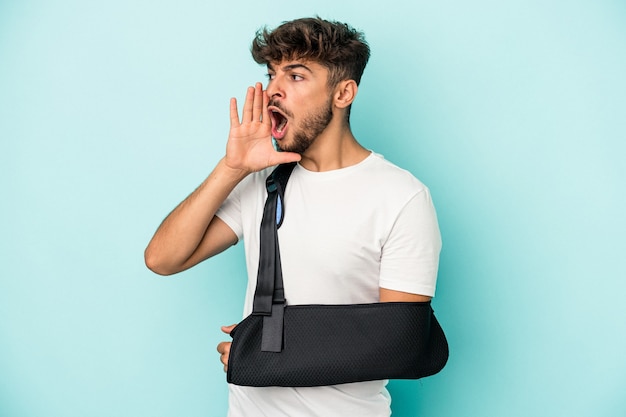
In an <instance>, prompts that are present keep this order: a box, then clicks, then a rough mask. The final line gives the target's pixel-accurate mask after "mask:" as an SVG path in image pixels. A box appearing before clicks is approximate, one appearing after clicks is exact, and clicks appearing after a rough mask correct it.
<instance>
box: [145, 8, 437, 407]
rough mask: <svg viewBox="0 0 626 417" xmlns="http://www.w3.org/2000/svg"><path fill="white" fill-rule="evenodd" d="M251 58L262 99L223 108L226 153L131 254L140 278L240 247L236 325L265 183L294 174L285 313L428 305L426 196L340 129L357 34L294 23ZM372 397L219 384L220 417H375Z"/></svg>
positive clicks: (334, 389) (379, 400) (385, 401)
mask: <svg viewBox="0 0 626 417" xmlns="http://www.w3.org/2000/svg"><path fill="white" fill-rule="evenodd" d="M252 56H253V58H254V59H255V61H256V62H257V63H259V64H263V65H266V67H267V71H268V77H269V81H268V84H267V86H266V89H265V90H264V89H263V87H262V85H261V83H257V84H256V86H254V87H249V88H248V91H247V95H246V98H245V102H244V105H243V112H242V115H241V117H240V116H239V112H238V106H237V102H236V100H235V99H234V98H233V99H231V102H230V134H229V137H228V141H227V146H226V154H225V156H224V157H223V158H222V159H221V160H220V161H219V163H218V164H217V166H216V167H215V168H214V170H213V171H212V172H211V173H210V175H209V176H208V177H207V178H206V180H205V181H204V182H203V183H202V184H201V185H200V186H199V187H198V188H197V189H196V190H195V191H194V192H193V193H192V194H191V195H190V196H189V197H187V198H186V199H185V200H184V201H183V202H182V203H181V204H180V205H179V206H178V207H176V208H175V209H174V210H173V211H172V213H170V214H169V216H168V217H167V218H166V219H165V220H164V221H163V223H162V224H161V226H160V227H159V228H158V230H157V232H156V233H155V235H154V237H153V238H152V240H151V241H150V244H149V245H148V247H147V249H146V252H145V260H146V264H147V265H148V267H149V268H150V269H151V270H153V271H154V272H156V273H159V274H162V275H170V274H174V273H177V272H180V271H183V270H185V269H187V268H190V267H192V266H194V265H196V264H198V263H199V262H202V261H203V260H205V259H207V258H209V257H211V256H214V255H216V254H218V253H220V252H222V251H223V250H225V249H227V248H228V247H230V246H232V245H234V244H236V243H237V242H238V241H239V240H243V242H244V246H245V252H246V265H247V268H248V287H247V293H246V300H245V307H244V316H247V315H248V314H250V313H251V311H252V299H253V296H254V291H255V288H256V275H257V268H258V261H259V236H258V234H259V226H260V221H261V216H262V212H263V207H264V201H265V196H266V191H265V179H266V177H267V176H268V175H269V173H270V172H271V170H272V169H273V167H274V166H276V165H277V164H281V163H287V162H296V161H297V162H298V164H297V165H296V167H295V169H294V171H293V173H292V175H291V178H290V180H289V186H288V187H287V191H286V194H285V202H286V204H287V205H288V206H289V210H288V215H287V216H286V217H285V219H284V222H283V224H282V226H281V228H280V229H279V239H280V247H281V261H282V269H283V279H284V288H285V294H286V297H287V300H288V302H289V304H292V305H293V304H356V303H373V302H379V301H380V302H387V301H426V300H429V299H430V297H432V296H433V295H434V292H435V283H436V277H437V268H438V261H439V251H440V248H441V240H440V234H439V228H438V225H437V219H436V215H435V211H434V208H433V204H432V201H431V198H430V193H429V191H428V189H427V188H426V187H425V186H424V185H423V184H422V183H421V182H420V181H418V180H417V179H416V178H415V177H413V175H411V174H410V173H409V172H407V171H405V170H402V169H400V168H398V167H397V166H395V165H393V164H391V163H390V162H388V161H386V160H385V159H383V157H382V156H381V155H379V154H376V153H374V152H372V151H370V150H368V149H366V148H364V147H363V146H361V145H360V144H359V142H358V141H357V140H356V138H355V137H354V135H353V134H352V131H351V128H350V109H351V105H352V103H353V101H354V99H355V98H356V95H357V91H358V86H359V83H360V80H361V75H362V74H363V71H364V69H365V66H366V64H367V61H368V59H369V56H370V51H369V47H368V45H367V43H366V42H365V40H364V37H363V34H362V33H361V32H358V31H356V30H354V29H353V28H351V27H350V26H348V25H346V24H344V23H339V22H332V21H326V20H323V19H320V18H306V19H298V20H294V21H290V22H286V23H284V24H282V25H281V26H279V27H278V28H276V29H275V30H272V31H269V30H267V29H265V30H262V31H259V32H258V33H257V36H256V38H255V39H254V41H253V43H252ZM233 328H234V325H233V326H225V327H223V328H222V330H223V331H224V332H225V333H230V331H231V330H232V329H233ZM229 349H230V342H222V343H220V344H219V346H218V352H219V353H220V358H221V361H222V363H223V365H224V368H225V369H226V367H227V364H228V354H229ZM329 354H332V353H330V352H329ZM321 372H323V371H321ZM385 384H386V381H369V382H359V383H352V384H342V385H336V386H324V387H307V388H285V387H264V388H258V387H242V386H234V385H230V386H229V416H231V417H240V416H246V417H251V416H271V417H278V416H320V417H332V416H359V417H383V416H389V415H390V401H391V400H390V398H389V394H388V392H387V390H386V389H385Z"/></svg>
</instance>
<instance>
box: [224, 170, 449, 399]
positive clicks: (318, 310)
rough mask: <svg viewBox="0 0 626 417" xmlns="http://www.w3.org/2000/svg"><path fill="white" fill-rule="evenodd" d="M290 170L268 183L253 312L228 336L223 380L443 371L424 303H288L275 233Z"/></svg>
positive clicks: (342, 379)
mask: <svg viewBox="0 0 626 417" xmlns="http://www.w3.org/2000/svg"><path fill="white" fill-rule="evenodd" d="M294 166H295V163H291V164H283V165H279V166H278V167H277V168H276V169H275V170H274V171H273V172H272V174H270V176H269V177H268V178H267V181H266V188H267V192H268V196H267V200H266V202H265V208H264V212H263V219H262V221H261V230H260V233H261V240H260V246H261V249H260V258H259V271H258V278H257V287H256V291H255V295H254V303H253V312H252V314H251V315H250V316H248V317H246V318H245V319H244V320H243V321H242V322H240V323H239V324H238V325H237V327H235V329H234V330H233V331H232V332H231V336H232V337H233V341H232V345H231V349H230V356H229V360H228V371H227V381H228V382H229V383H232V384H236V385H245V386H257V387H262V386H283V387H312V386H322V385H336V384H343V383H349V382H358V381H372V380H383V379H418V378H422V377H426V376H430V375H434V374H436V373H438V372H439V371H441V369H443V367H444V366H445V364H446V362H447V360H448V343H447V340H446V337H445V334H444V332H443V330H442V328H441V326H440V325H439V322H438V321H437V319H436V318H435V315H434V313H433V310H432V308H431V303H430V301H427V302H390V303H371V304H346V305H322V304H320V305H317V304H316V305H286V301H285V294H284V289H283V278H282V269H281V262H280V249H279V247H278V234H277V230H278V228H279V227H280V225H281V224H282V220H283V218H284V216H285V202H284V198H283V197H284V191H285V188H286V185H287V181H288V179H289V176H290V175H291V172H292V170H293V168H294Z"/></svg>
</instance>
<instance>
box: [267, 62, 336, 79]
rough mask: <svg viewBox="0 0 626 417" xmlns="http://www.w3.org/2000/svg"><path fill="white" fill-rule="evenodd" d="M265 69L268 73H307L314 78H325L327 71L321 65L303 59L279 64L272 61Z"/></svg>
mask: <svg viewBox="0 0 626 417" xmlns="http://www.w3.org/2000/svg"><path fill="white" fill-rule="evenodd" d="M267 69H268V70H270V71H275V72H276V71H283V72H288V71H296V70H297V71H304V72H309V73H311V74H313V75H316V76H325V75H328V69H327V68H326V67H325V66H323V65H322V64H320V63H318V62H316V61H311V60H304V59H290V60H283V61H280V62H277V61H273V62H269V63H268V64H267Z"/></svg>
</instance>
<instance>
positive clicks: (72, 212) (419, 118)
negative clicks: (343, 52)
mask: <svg viewBox="0 0 626 417" xmlns="http://www.w3.org/2000/svg"><path fill="white" fill-rule="evenodd" d="M315 14H319V15H320V16H322V17H325V18H330V19H339V20H344V21H347V22H350V23H351V24H352V25H353V26H355V27H357V28H359V29H362V30H364V31H365V33H366V36H367V38H368V40H369V43H370V45H371V47H372V58H371V61H370V65H369V67H368V68H367V69H366V72H365V75H364V78H363V81H362V84H361V89H360V91H359V97H358V98H357V102H356V103H355V105H354V108H353V117H352V123H353V129H354V132H355V134H356V136H357V137H358V138H359V140H360V141H361V142H362V143H363V144H364V145H365V146H367V147H369V148H372V149H374V150H376V151H377V152H379V153H382V154H383V155H385V157H386V158H387V159H389V160H391V161H392V162H395V163H396V164H398V165H400V166H402V167H405V168H407V169H409V170H410V171H411V172H413V173H414V174H415V175H416V176H417V177H418V178H420V179H421V180H422V181H423V182H425V183H426V184H427V185H428V186H429V187H430V189H431V191H432V195H433V198H434V201H435V204H436V207H437V210H438V215H439V220H440V224H441V230H442V234H443V239H444V249H443V252H442V258H441V267H440V274H439V284H438V293H437V297H436V298H435V300H434V307H435V309H436V311H437V314H438V317H439V319H440V321H441V322H442V324H443V326H444V328H445V329H446V331H447V334H448V337H449V342H450V345H451V357H450V362H449V364H448V366H447V367H446V368H445V369H444V370H443V371H442V372H441V373H440V374H438V375H436V376H434V377H431V378H427V379H423V380H420V381H392V382H391V383H390V390H391V392H392V395H393V397H394V401H393V411H394V416H397V417H413V416H430V417H444V416H445V417H501V416H507V417H515V416H520V417H522V416H523V417H528V416H550V417H552V416H568V417H583V416H584V417H588V416H594V417H621V416H624V415H626V396H624V392H625V389H626V360H624V352H626V336H625V335H626V303H624V301H623V298H624V293H625V292H626V268H625V266H624V260H623V259H624V252H625V249H626V244H625V243H624V234H625V232H626V221H625V215H624V213H625V212H626V207H625V206H626V196H625V189H626V187H625V186H624V181H625V180H626V168H625V164H624V157H625V156H626V154H625V151H626V146H625V141H626V80H625V74H626V5H625V4H624V2H622V1H618V0H614V1H609V0H600V1H591V0H590V1H564V0H555V1H538V0H535V1H532V0H531V1H515V0H514V1H506V2H499V1H493V0H492V1H490V0H477V1H473V2H464V1H460V0H443V1H438V2H432V1H428V2H427V1H421V0H420V1H409V0H404V1H399V0H388V1H384V2H373V3H366V2H363V1H362V0H351V1H343V2H340V1H336V0H332V1H331V0H319V1H316V2H308V3H304V4H294V3H292V2H287V1H283V0H277V1H273V2H267V1H256V2H252V1H249V0H244V1H239V2H221V3H217V4H213V2H208V1H198V0H178V1H176V2H174V1H158V2H154V1H147V0H141V1H122V0H111V1H108V2H100V1H83V0H48V1H43V0H41V1H38V0H22V1H17V0H15V1H11V0H4V1H0V170H1V176H0V190H1V203H0V416H2V417H113V416H116V417H117V416H120V417H131V416H132V417H135V416H149V417H161V416H163V417H165V416H188V417H192V416H197V417H200V416H202V417H205V416H223V415H225V410H226V392H227V387H226V383H225V377H224V374H223V372H222V369H221V366H220V364H219V360H218V355H217V353H216V352H215V346H216V345H217V343H218V342H219V341H221V340H223V336H222V335H221V333H220V331H219V326H220V325H222V324H230V323H235V322H237V321H239V320H240V318H241V311H242V303H243V293H244V285H245V266H244V261H243V251H242V248H241V245H239V246H237V247H235V248H233V249H231V250H229V251H228V252H226V253H224V254H222V255H220V256H219V257H216V258H214V259H211V260H209V261H207V262H205V263H204V264H202V265H200V266H198V267H196V268H194V269H192V270H190V271H187V272H184V273H181V274H180V275H178V276H175V277H170V278H163V277H158V276H156V275H154V274H152V273H151V272H149V271H148V270H147V269H146V268H145V266H144V264H143V249H144V247H145V245H146V244H147V242H148V240H149V239H150V237H151V236H152V233H153V232H154V230H155V229H156V227H157V226H158V224H159V223H160V221H161V220H162V219H163V217H164V216H165V215H166V214H167V213H168V212H169V211H170V210H171V209H172V208H173V207H174V206H175V205H176V204H177V203H178V202H179V201H180V200H182V199H183V198H184V197H185V196H186V195H187V194H188V193H189V192H191V191H192V190H193V189H194V188H195V187H196V186H197V185H198V184H199V183H200V182H201V181H202V180H203V179H204V178H205V176H206V175H208V173H209V172H210V170H211V169H212V167H213V166H214V165H215V163H216V162H217V161H218V160H219V158H220V157H221V156H222V155H223V153H224V145H225V141H226V137H227V134H228V100H229V98H230V97H231V96H236V97H238V98H240V99H242V98H243V95H244V93H245V89H246V87H247V86H248V85H252V84H253V83H254V82H255V81H259V80H263V76H264V74H265V71H264V68H262V67H259V66H257V65H256V64H255V63H254V62H253V61H252V59H251V57H250V55H249V52H248V50H249V44H250V41H251V39H252V37H253V35H254V33H255V31H256V30H257V29H258V28H260V27H261V26H262V25H264V24H268V25H269V26H271V27H273V26H276V25H277V24H279V23H280V22H282V21H284V20H288V19H292V18H296V17H302V16H310V15H315Z"/></svg>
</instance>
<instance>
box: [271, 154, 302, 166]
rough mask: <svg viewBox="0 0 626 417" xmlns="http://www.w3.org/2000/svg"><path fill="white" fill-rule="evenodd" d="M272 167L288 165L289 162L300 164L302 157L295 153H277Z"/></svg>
mask: <svg viewBox="0 0 626 417" xmlns="http://www.w3.org/2000/svg"><path fill="white" fill-rule="evenodd" d="M273 159H274V160H273V161H272V162H273V163H272V165H276V164H288V163H289V162H298V161H300V160H301V159H302V155H300V154H299V153H295V152H276V153H275V154H274V157H273Z"/></svg>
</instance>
